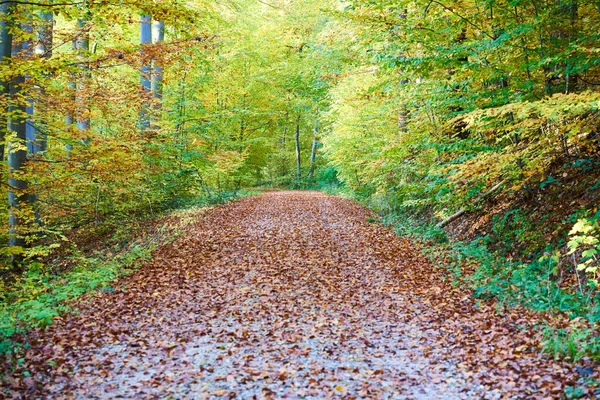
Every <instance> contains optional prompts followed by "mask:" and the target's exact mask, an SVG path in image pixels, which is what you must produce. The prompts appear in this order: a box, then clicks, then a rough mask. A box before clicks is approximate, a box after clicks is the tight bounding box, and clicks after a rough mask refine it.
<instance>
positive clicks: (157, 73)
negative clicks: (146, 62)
mask: <svg viewBox="0 0 600 400" xmlns="http://www.w3.org/2000/svg"><path fill="white" fill-rule="evenodd" d="M152 36H153V38H154V43H161V42H163V41H164V40H165V23H164V22H162V21H155V22H154V23H153V24H152ZM153 64H154V68H153V71H152V83H151V89H152V96H153V97H154V98H155V99H156V100H157V101H159V102H160V101H161V100H162V96H163V73H164V72H163V68H162V66H161V65H160V63H158V62H157V61H154V62H153ZM159 107H160V104H159Z"/></svg>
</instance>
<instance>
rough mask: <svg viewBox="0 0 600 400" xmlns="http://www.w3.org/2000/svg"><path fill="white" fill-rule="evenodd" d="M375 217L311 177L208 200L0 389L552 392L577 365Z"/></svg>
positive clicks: (86, 304) (520, 314)
mask: <svg viewBox="0 0 600 400" xmlns="http://www.w3.org/2000/svg"><path fill="white" fill-rule="evenodd" d="M372 217H373V215H372V214H371V212H370V211H368V210H366V209H365V208H363V207H361V206H359V205H357V204H355V203H353V202H351V201H348V200H343V199H340V198H337V197H332V196H327V195H324V194H321V193H318V192H269V193H263V194H261V195H260V196H257V197H248V198H244V199H242V200H240V201H236V202H233V203H229V204H226V205H223V206H220V207H217V208H214V209H212V210H209V211H205V212H203V213H202V215H201V216H200V217H198V220H197V222H196V223H194V224H193V225H190V226H189V227H188V231H187V232H186V234H185V235H183V236H182V237H180V238H179V239H178V240H177V241H176V242H175V243H173V244H170V245H168V246H166V247H163V248H161V249H160V250H159V251H157V252H156V254H155V255H154V259H153V260H152V261H151V262H148V263H147V264H146V265H144V266H143V267H141V268H140V269H139V271H138V272H136V273H135V274H133V275H131V276H129V277H127V278H124V279H123V280H121V281H120V282H119V283H118V284H117V285H115V288H114V290H109V291H107V290H105V291H103V292H99V293H96V294H94V295H91V296H87V297H85V298H83V299H81V300H80V301H78V302H77V303H76V304H75V305H74V306H75V307H76V308H77V309H79V312H78V313H77V314H71V315H67V316H64V317H63V318H62V319H59V320H56V321H55V323H54V324H53V325H52V326H51V327H50V328H48V329H46V330H45V331H38V332H34V333H32V334H31V338H30V341H31V343H30V347H29V348H28V349H27V350H26V353H25V356H24V359H23V360H21V361H20V366H19V367H18V368H17V370H16V371H13V372H12V373H11V376H9V377H7V378H6V379H5V381H4V382H3V383H2V386H3V389H4V392H2V391H0V397H1V395H2V393H4V395H6V396H8V397H23V398H28V399H32V398H82V399H83V398H85V399H89V398H119V397H122V398H229V397H239V398H266V399H270V398H309V399H322V398H329V397H341V398H384V399H385V398H394V399H404V398H406V399H462V398H465V399H470V398H473V399H481V398H489V399H498V398H560V396H561V394H562V393H563V391H564V389H565V387H566V386H567V385H574V384H575V382H576V381H577V379H579V378H580V376H579V375H578V374H577V372H575V367H574V366H572V365H569V364H567V363H562V362H558V361H554V360H551V359H548V358H546V357H545V356H542V355H541V354H540V350H539V342H540V334H539V333H538V331H537V330H535V329H533V328H532V326H533V325H535V324H536V323H538V322H539V321H538V320H537V319H536V318H537V317H536V315H534V314H530V313H527V312H524V311H522V310H510V309H509V310H504V311H503V312H499V309H498V307H496V306H495V305H494V304H493V303H476V301H475V300H474V299H473V298H472V296H471V293H470V292H469V291H468V290H467V289H465V288H460V287H453V286H452V285H451V282H450V281H451V279H450V278H449V277H448V274H447V273H446V271H445V270H443V269H442V268H438V267H435V266H433V265H432V264H431V263H430V262H429V261H428V260H427V259H426V258H425V257H424V256H423V255H422V254H421V252H420V251H419V248H418V247H417V246H416V245H415V244H414V243H413V242H411V241H409V240H408V239H403V238H400V237H398V236H396V235H395V234H394V232H393V231H392V230H391V229H389V228H386V227H384V226H382V225H379V224H376V223H370V222H369V221H370V220H372V219H371V218H372ZM500 311H502V310H500ZM5 372H6V371H5Z"/></svg>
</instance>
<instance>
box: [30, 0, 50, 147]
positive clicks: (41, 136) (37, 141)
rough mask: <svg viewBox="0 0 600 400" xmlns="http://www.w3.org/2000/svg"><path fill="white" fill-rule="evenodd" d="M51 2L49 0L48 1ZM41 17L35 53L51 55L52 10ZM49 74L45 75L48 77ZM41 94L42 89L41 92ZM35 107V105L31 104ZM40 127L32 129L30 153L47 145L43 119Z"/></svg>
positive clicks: (47, 56)
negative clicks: (41, 21)
mask: <svg viewBox="0 0 600 400" xmlns="http://www.w3.org/2000/svg"><path fill="white" fill-rule="evenodd" d="M50 3H51V1H50ZM40 17H41V19H43V20H44V21H45V23H44V25H43V26H42V27H41V28H40V29H39V31H38V44H37V46H36V47H35V50H34V52H35V54H36V55H37V56H38V57H41V58H51V57H52V46H53V32H54V14H53V13H52V12H44V13H41V14H40ZM49 76H50V75H45V77H49ZM41 94H42V95H43V89H42V93H41ZM33 106H34V108H35V105H33ZM39 124H41V127H40V128H41V129H39V128H38V129H35V130H34V132H33V133H34V137H33V147H32V153H33V154H39V153H44V152H45V151H46V149H47V145H48V136H47V135H46V130H45V123H44V121H39Z"/></svg>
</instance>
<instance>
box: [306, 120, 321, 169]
mask: <svg viewBox="0 0 600 400" xmlns="http://www.w3.org/2000/svg"><path fill="white" fill-rule="evenodd" d="M318 131H319V126H318V125H317V122H316V121H315V127H314V129H313V141H312V149H311V151H310V171H309V173H308V180H309V181H312V180H313V177H314V175H315V161H316V159H317V144H318V141H317V133H318Z"/></svg>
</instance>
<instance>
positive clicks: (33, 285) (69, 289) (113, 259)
mask: <svg viewBox="0 0 600 400" xmlns="http://www.w3.org/2000/svg"><path fill="white" fill-rule="evenodd" d="M154 248H155V247H154V245H144V246H140V245H135V246H132V247H131V248H129V249H127V250H126V251H121V252H116V251H115V253H116V254H114V253H113V251H111V252H109V253H108V254H96V255H95V256H91V257H86V256H84V255H82V254H77V253H74V254H73V255H72V256H71V260H70V261H71V262H72V263H74V264H75V265H76V267H75V268H74V269H73V270H71V271H68V272H66V273H61V274H57V273H53V272H52V271H51V269H50V268H48V267H46V266H44V265H42V264H39V263H32V264H30V265H28V267H27V268H26V270H25V271H26V272H25V273H24V274H23V275H21V277H20V278H19V281H18V282H16V283H13V284H12V285H11V286H10V288H9V289H8V290H5V291H2V292H1V294H0V351H1V352H6V351H9V350H11V349H12V341H11V340H10V339H9V338H10V337H11V336H12V335H14V334H15V333H23V332H26V331H27V330H29V329H31V328H34V327H42V328H43V327H45V326H48V325H50V324H51V323H52V321H53V319H54V318H55V317H57V316H59V315H60V314H62V313H64V312H66V311H69V310H70V309H71V308H70V306H69V302H70V301H71V300H73V299H75V298H77V297H79V296H81V295H82V294H84V293H88V292H90V291H92V290H107V291H108V290H114V289H112V288H111V286H110V285H111V284H112V283H113V282H115V281H116V280H118V279H119V278H120V277H122V276H124V275H127V274H130V273H131V272H133V271H134V270H135V267H136V265H139V264H138V263H139V262H141V261H143V260H147V259H149V258H150V255H151V253H152V250H153V249H154Z"/></svg>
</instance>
